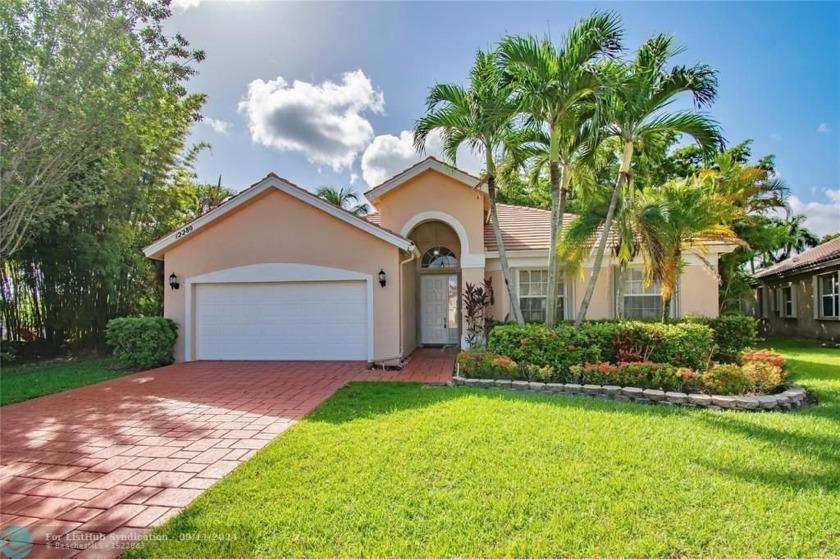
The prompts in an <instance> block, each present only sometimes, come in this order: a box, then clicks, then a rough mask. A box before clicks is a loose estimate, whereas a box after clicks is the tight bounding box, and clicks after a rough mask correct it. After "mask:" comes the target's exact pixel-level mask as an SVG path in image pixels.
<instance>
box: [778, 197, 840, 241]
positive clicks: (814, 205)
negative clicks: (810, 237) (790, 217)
mask: <svg viewBox="0 0 840 559" xmlns="http://www.w3.org/2000/svg"><path fill="white" fill-rule="evenodd" d="M823 192H824V193H825V195H826V197H827V198H828V203H823V202H813V201H812V202H804V201H802V200H801V199H799V197H798V196H791V197H790V198H789V199H788V202H789V203H790V209H791V210H792V211H793V213H794V214H795V215H804V216H805V218H806V219H805V226H806V227H807V228H808V229H810V230H811V231H812V232H814V233H815V234H816V235H817V236H820V237H821V236H823V235H826V234H828V233H837V232H838V231H840V188H837V189H832V188H827V189H825V190H824V191H823Z"/></svg>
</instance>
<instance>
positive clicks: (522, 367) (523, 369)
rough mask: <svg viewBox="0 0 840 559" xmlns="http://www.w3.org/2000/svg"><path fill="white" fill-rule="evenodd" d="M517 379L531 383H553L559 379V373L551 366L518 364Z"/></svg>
mask: <svg viewBox="0 0 840 559" xmlns="http://www.w3.org/2000/svg"><path fill="white" fill-rule="evenodd" d="M519 377H520V378H522V379H524V380H528V381H533V382H554V381H557V380H558V379H559V377H560V375H559V373H558V372H557V371H556V370H555V369H554V368H553V367H551V366H548V365H546V366H544V367H541V366H539V365H530V364H528V363H520V364H519Z"/></svg>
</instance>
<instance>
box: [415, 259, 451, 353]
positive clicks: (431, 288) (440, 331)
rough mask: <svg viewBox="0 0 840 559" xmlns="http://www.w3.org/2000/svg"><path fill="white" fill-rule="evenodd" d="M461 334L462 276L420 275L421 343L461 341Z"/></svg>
mask: <svg viewBox="0 0 840 559" xmlns="http://www.w3.org/2000/svg"><path fill="white" fill-rule="evenodd" d="M459 337H460V335H459V329H458V276H457V275H455V274H427V275H422V276H420V343H421V344H424V345H443V344H457V343H458V340H459Z"/></svg>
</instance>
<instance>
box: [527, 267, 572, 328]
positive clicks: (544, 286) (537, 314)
mask: <svg viewBox="0 0 840 559" xmlns="http://www.w3.org/2000/svg"><path fill="white" fill-rule="evenodd" d="M518 278H519V308H520V309H522V317H523V318H524V319H525V322H545V305H546V298H547V297H548V270H519V275H518ZM565 300H566V284H565V283H564V282H560V283H559V284H558V286H557V311H556V312H557V314H556V318H557V320H563V319H564V318H565V317H566V314H565V310H566V305H565Z"/></svg>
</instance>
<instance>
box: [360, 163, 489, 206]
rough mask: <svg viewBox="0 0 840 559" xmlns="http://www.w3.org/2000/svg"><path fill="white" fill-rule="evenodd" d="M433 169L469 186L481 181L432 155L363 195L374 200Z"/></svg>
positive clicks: (484, 188) (483, 187) (474, 185)
mask: <svg viewBox="0 0 840 559" xmlns="http://www.w3.org/2000/svg"><path fill="white" fill-rule="evenodd" d="M429 170H433V171H436V172H438V173H440V174H442V175H445V176H447V177H450V178H453V179H455V180H456V181H459V182H461V183H463V184H465V185H466V186H469V187H470V188H475V187H476V186H478V185H479V184H480V183H481V179H480V178H478V177H475V176H473V175H470V174H469V173H465V172H464V171H462V170H460V169H458V168H457V167H453V166H452V165H447V164H446V163H443V162H441V161H438V160H437V159H435V158H434V157H431V156H430V157H427V158H426V159H424V160H423V161H421V162H420V163H417V164H415V165H412V166H411V167H409V168H408V169H406V170H405V171H402V172H400V173H399V174H397V175H395V176H393V177H391V178H390V179H388V180H386V181H385V182H383V183H382V184H380V185H379V186H376V187H374V188H372V189H370V190H368V191H367V192H365V197H366V198H367V199H368V200H370V201H371V202H372V201H374V200H376V199H377V198H381V197H382V196H384V195H385V194H387V193H388V192H391V191H392V190H395V189H397V188H399V187H400V186H402V185H404V184H405V183H407V182H409V181H410V180H411V179H413V178H415V177H417V176H419V175H421V174H423V173H425V172H426V171H429ZM481 191H482V192H486V191H487V188H486V186H482V188H481Z"/></svg>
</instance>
